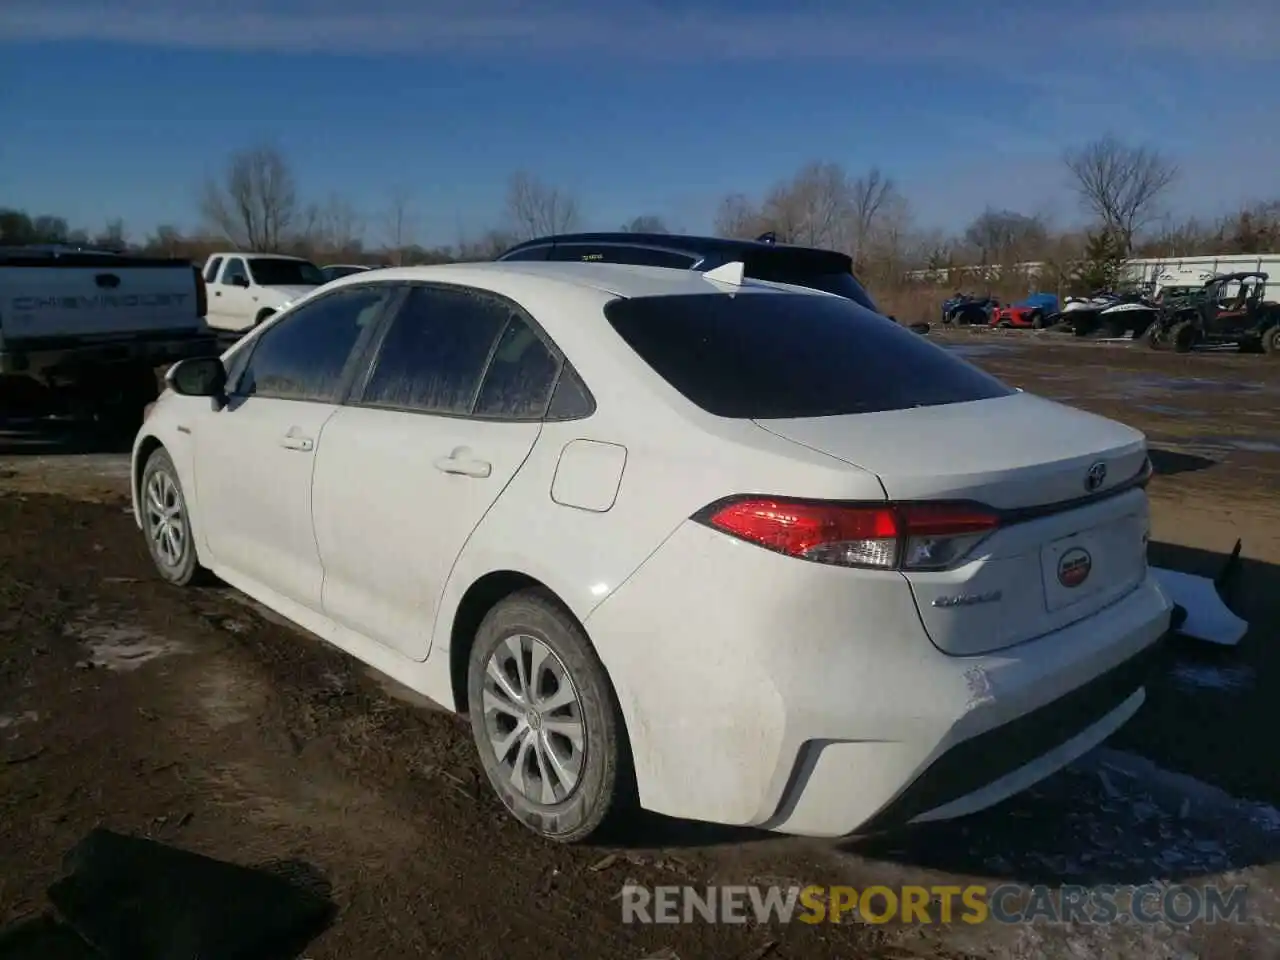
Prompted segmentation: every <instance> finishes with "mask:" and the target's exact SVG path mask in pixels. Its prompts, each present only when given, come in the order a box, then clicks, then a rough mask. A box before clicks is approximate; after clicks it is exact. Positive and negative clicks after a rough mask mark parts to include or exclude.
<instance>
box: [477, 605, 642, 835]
mask: <svg viewBox="0 0 1280 960" xmlns="http://www.w3.org/2000/svg"><path fill="white" fill-rule="evenodd" d="M517 650H519V651H522V652H523V655H522V656H521V657H520V662H521V664H522V666H524V668H525V670H526V672H527V670H528V662H529V661H527V660H526V659H525V658H526V657H528V656H529V654H530V652H531V651H536V652H537V653H538V654H539V655H540V660H541V664H542V670H541V671H540V673H539V677H537V678H532V679H533V681H534V682H533V683H532V684H527V685H525V686H526V689H528V687H530V686H532V688H533V689H535V690H536V689H537V688H538V687H539V686H544V681H545V680H546V679H547V678H548V676H550V677H551V678H552V679H555V680H556V681H557V683H556V687H555V690H554V692H553V693H551V694H546V693H544V694H543V696H556V695H557V694H559V693H561V692H566V694H567V696H568V697H570V698H571V699H570V701H569V703H568V704H567V705H565V706H558V707H555V708H553V709H554V711H555V712H556V713H557V714H560V716H556V717H550V718H548V712H547V711H546V710H543V711H541V712H536V711H535V712H532V713H530V712H526V711H525V710H524V709H523V708H521V707H520V706H519V701H520V699H521V689H520V687H521V684H520V682H519V679H518V676H517V674H516V673H515V672H513V671H514V669H515V663H516V656H515V653H516V651H517ZM491 661H492V663H493V666H494V669H495V670H501V671H502V672H503V674H504V675H505V676H506V677H507V689H508V690H511V691H512V692H513V693H514V694H515V696H514V697H513V696H511V695H508V694H505V693H502V692H501V690H500V689H499V684H498V683H497V682H496V681H495V680H494V679H493V676H492V674H491V673H490V670H489V668H490V664H491ZM504 661H505V663H504ZM467 701H468V704H469V707H468V713H469V714H470V719H471V734H472V738H473V739H474V740H475V744H476V749H477V751H478V752H479V754H480V763H481V765H482V766H483V767H484V772H485V775H486V776H487V777H488V778H489V784H490V785H491V786H492V787H493V789H494V792H495V793H497V795H498V798H499V799H500V800H501V801H502V803H503V806H505V807H506V808H507V810H509V811H510V812H511V813H512V815H513V816H515V818H516V819H517V820H519V821H520V822H521V823H523V824H524V825H525V826H526V827H528V828H529V829H530V830H532V831H534V832H535V833H537V834H540V835H541V836H542V837H544V838H546V839H548V840H554V841H556V842H558V843H580V842H582V841H584V840H587V839H588V838H589V837H592V836H594V835H596V834H598V833H599V832H601V831H602V829H603V828H604V827H605V826H606V825H607V824H609V823H611V822H612V821H613V820H614V818H615V817H616V816H617V815H618V814H620V813H621V811H622V810H623V809H624V808H626V807H628V806H630V803H631V799H632V797H631V794H632V792H633V788H632V787H631V776H632V775H631V754H630V748H629V744H628V742H627V734H626V729H625V726H624V724H623V722H622V713H621V711H620V709H619V708H618V703H617V697H616V695H615V694H614V691H613V685H612V684H611V683H610V682H609V677H608V674H607V673H606V672H605V669H604V665H603V664H601V663H600V659H599V657H597V656H596V653H595V650H594V649H592V647H591V643H590V641H589V640H588V639H587V636H586V634H585V633H584V632H583V630H582V628H581V627H580V626H579V625H578V623H577V622H576V621H575V620H574V619H573V617H572V616H570V615H569V614H568V613H567V612H566V611H565V610H564V609H563V608H561V607H560V605H559V604H557V603H555V602H554V601H553V600H551V599H550V598H549V597H547V596H546V595H545V594H544V593H542V592H541V591H538V590H526V591H521V592H519V593H516V594H513V595H511V596H509V597H507V598H506V599H505V600H502V601H501V602H499V603H498V604H497V605H496V606H495V607H494V608H493V609H492V610H490V611H489V613H488V615H487V616H486V617H485V618H484V621H483V622H482V623H481V624H480V629H479V630H478V631H477V632H476V638H475V643H474V644H473V645H472V647H471V654H470V657H469V661H468V665H467ZM499 703H501V704H506V705H507V708H506V709H505V710H504V709H503V708H501V707H499V708H498V709H496V710H495V709H493V705H494V704H499ZM521 714H523V716H524V717H526V718H528V719H527V720H520V721H518V723H519V725H517V716H518V715H521ZM548 719H551V720H553V721H559V722H560V723H561V724H565V729H566V730H568V729H576V730H577V731H578V732H579V739H580V743H581V749H580V750H579V749H577V748H575V747H574V746H573V744H572V741H571V740H570V739H569V738H568V737H565V736H564V735H563V734H560V735H559V736H557V737H556V739H555V740H549V739H548V736H547V733H546V727H545V726H543V725H544V724H545V723H547V721H548ZM575 721H576V722H575ZM529 722H532V724H533V726H534V730H535V732H534V733H533V735H532V737H530V735H529V733H525V734H524V735H523V736H516V737H514V738H513V737H512V736H511V734H512V733H514V732H515V731H516V730H520V729H524V730H526V731H528V730H529V729H530V728H529V727H528V726H526V723H529ZM552 736H555V735H554V734H552ZM500 737H506V738H507V741H506V744H505V745H506V748H507V750H506V753H505V754H503V756H502V757H499V756H498V751H499V749H500V748H501V744H499V746H497V747H495V740H496V739H497V738H500ZM533 744H537V745H538V746H537V747H534V748H533V749H530V747H531V746H532V745H533ZM548 744H549V747H548ZM548 752H550V753H552V754H554V755H558V756H559V757H560V758H561V762H562V763H567V765H568V767H569V770H570V773H573V772H576V774H577V776H576V778H575V779H572V780H570V781H569V782H567V783H566V782H565V780H563V779H561V778H559V777H557V776H555V775H554V774H553V775H552V776H549V777H543V776H540V775H538V774H537V771H538V770H545V769H546V763H545V762H544V758H545V757H546V756H547V753H548ZM521 760H523V761H524V763H523V764H521V763H519V761H521ZM575 760H576V764H575V762H574V761H575ZM519 766H524V767H525V771H523V772H522V775H521V777H520V780H521V781H523V785H522V784H521V783H517V782H516V781H515V780H514V779H513V777H514V773H515V771H516V770H517V769H518V767H519ZM547 786H550V787H552V788H553V792H552V793H550V794H542V793H541V789H542V788H545V787H547ZM530 794H540V795H539V796H537V798H536V799H535V798H534V797H531V796H530Z"/></svg>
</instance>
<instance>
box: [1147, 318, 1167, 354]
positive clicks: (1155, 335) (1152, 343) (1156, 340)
mask: <svg viewBox="0 0 1280 960" xmlns="http://www.w3.org/2000/svg"><path fill="white" fill-rule="evenodd" d="M1145 339H1146V341H1147V346H1148V347H1150V348H1151V349H1152V350H1161V349H1163V348H1164V335H1163V333H1162V332H1161V328H1160V324H1159V323H1153V324H1151V326H1149V327H1147V334H1146V337H1145Z"/></svg>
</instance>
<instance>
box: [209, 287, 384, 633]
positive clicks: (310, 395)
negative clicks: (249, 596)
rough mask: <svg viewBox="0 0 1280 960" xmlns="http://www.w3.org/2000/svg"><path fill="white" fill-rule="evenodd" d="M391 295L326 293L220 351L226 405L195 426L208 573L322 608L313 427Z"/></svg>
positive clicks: (355, 290)
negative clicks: (236, 347)
mask: <svg viewBox="0 0 1280 960" xmlns="http://www.w3.org/2000/svg"><path fill="white" fill-rule="evenodd" d="M394 292H395V290H394V288H392V287H390V286H388V285H386V284H370V285H367V286H360V287H345V288H343V289H341V290H335V291H334V292H333V293H331V294H329V295H327V296H324V297H321V298H319V299H317V300H314V301H312V302H310V303H307V304H304V305H302V306H301V307H299V308H298V309H297V310H295V311H292V312H290V313H288V314H285V315H284V316H282V317H281V318H280V320H279V321H278V322H276V323H275V324H273V325H271V326H270V327H268V328H266V329H265V330H263V332H262V333H261V334H260V335H259V336H257V337H255V338H253V339H252V340H251V341H249V342H247V343H246V344H245V345H244V348H242V350H240V351H237V352H236V353H235V354H233V355H232V357H231V358H230V360H229V371H228V372H229V382H228V403H227V405H226V406H225V407H223V408H222V409H221V410H219V411H217V412H216V413H213V414H212V415H210V416H209V417H206V418H202V419H201V421H200V422H199V423H198V425H197V426H196V430H195V433H196V436H195V476H196V490H197V495H198V502H199V504H200V511H201V520H202V523H201V529H202V530H203V532H204V536H205V543H206V548H207V550H208V554H209V558H208V559H209V561H210V563H211V565H212V566H213V568H214V570H215V572H217V573H219V574H221V575H223V576H225V577H227V579H230V580H232V581H233V582H234V581H235V580H237V579H240V580H247V581H249V584H246V586H250V585H256V586H259V587H265V588H267V589H269V590H271V591H273V592H275V593H277V594H280V595H281V596H284V597H286V598H288V599H289V600H293V601H295V602H297V603H301V604H304V605H306V606H307V607H310V608H312V609H315V610H319V609H320V589H321V584H322V582H323V576H322V572H321V568H320V557H319V553H318V551H317V548H316V541H315V534H314V533H313V531H312V526H311V482H312V473H313V468H314V464H315V457H316V452H317V450H318V449H319V446H320V437H321V430H322V428H323V427H324V424H325V422H326V421H327V420H328V419H329V418H330V417H332V416H333V414H334V411H336V410H337V409H338V406H337V405H338V403H340V402H341V399H342V395H343V391H344V390H345V389H346V385H347V384H348V383H349V382H350V379H351V377H352V375H353V371H354V370H355V368H356V366H357V365H358V358H359V357H360V356H361V355H363V353H364V351H365V348H366V346H367V343H368V340H369V338H370V337H371V336H372V334H373V331H374V322H375V321H376V320H377V319H378V316H379V315H380V312H381V309H382V307H383V305H384V304H385V302H386V300H387V298H388V297H389V296H391V295H392V294H393V293H394ZM237 585H240V584H237Z"/></svg>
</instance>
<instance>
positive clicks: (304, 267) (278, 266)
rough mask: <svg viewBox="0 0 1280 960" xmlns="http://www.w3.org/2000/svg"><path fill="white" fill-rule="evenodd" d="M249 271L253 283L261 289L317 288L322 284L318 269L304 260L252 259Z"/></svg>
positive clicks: (322, 277)
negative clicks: (251, 274) (261, 287)
mask: <svg viewBox="0 0 1280 960" xmlns="http://www.w3.org/2000/svg"><path fill="white" fill-rule="evenodd" d="M249 269H250V270H251V271H252V272H253V280H254V283H257V284H258V285H259V286H263V287H318V286H319V285H320V284H322V283H324V274H323V273H321V272H320V268H319V267H317V266H316V265H315V264H314V263H309V262H308V261H306V260H285V259H283V258H281V257H254V258H253V259H252V260H250V261H249Z"/></svg>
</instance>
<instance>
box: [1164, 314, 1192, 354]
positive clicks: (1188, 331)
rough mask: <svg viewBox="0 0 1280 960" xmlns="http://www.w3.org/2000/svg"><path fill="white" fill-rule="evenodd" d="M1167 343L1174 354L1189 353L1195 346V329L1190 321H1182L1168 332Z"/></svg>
mask: <svg viewBox="0 0 1280 960" xmlns="http://www.w3.org/2000/svg"><path fill="white" fill-rule="evenodd" d="M1169 342H1170V343H1171V344H1173V349H1174V352H1175V353H1190V352H1191V348H1192V347H1194V346H1195V345H1196V328H1195V324H1193V323H1192V322H1191V321H1190V320H1182V321H1179V322H1178V323H1175V324H1174V325H1173V328H1172V329H1171V330H1170V331H1169Z"/></svg>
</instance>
